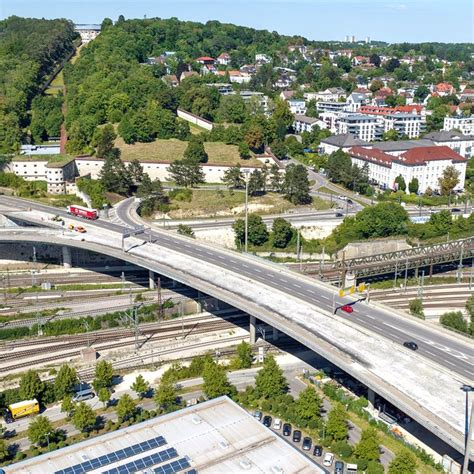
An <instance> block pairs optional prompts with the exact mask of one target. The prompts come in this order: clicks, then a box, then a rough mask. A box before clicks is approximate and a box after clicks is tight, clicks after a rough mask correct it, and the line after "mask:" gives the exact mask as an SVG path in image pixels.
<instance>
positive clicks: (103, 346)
mask: <svg viewBox="0 0 474 474" xmlns="http://www.w3.org/2000/svg"><path fill="white" fill-rule="evenodd" d="M189 326H190V327H189ZM189 326H188V328H187V329H188V331H187V333H186V334H184V336H183V337H184V338H186V336H188V335H189V334H190V333H191V331H192V334H193V335H197V334H205V333H209V332H211V331H215V330H217V329H219V330H225V329H228V328H231V327H234V326H235V325H234V324H232V323H229V322H213V323H208V324H206V325H202V327H196V326H199V323H195V324H194V325H189ZM185 329H186V328H185ZM159 332H161V329H158V328H157V329H155V330H149V331H148V332H147V334H148V335H149V337H145V338H144V337H140V338H139V339H138V344H139V347H141V346H143V345H144V344H146V343H147V342H149V341H150V340H151V339H153V342H157V341H162V340H169V339H170V338H172V337H173V335H174V334H175V336H174V337H175V338H176V337H177V336H181V332H182V327H179V329H176V330H175V331H174V332H170V333H168V334H164V335H158V336H156V334H157V333H159ZM131 336H133V334H131V335H130V337H131ZM112 340H114V341H116V340H117V338H116V337H114V338H113V339H112ZM105 342H106V341H102V343H100V344H99V345H97V346H96V349H97V350H98V351H105V350H112V349H117V348H123V347H126V346H133V345H135V340H134V339H132V340H128V341H123V340H122V341H118V342H112V343H110V344H107V343H105ZM76 345H77V344H76ZM82 345H84V344H83V343H81V344H80V346H82ZM74 346H75V344H72V347H74ZM67 347H68V348H71V344H69V345H68V346H67ZM44 349H45V351H44V352H46V353H48V354H50V353H51V348H44ZM37 354H38V349H33V350H30V351H24V352H23V357H30V356H33V355H37ZM80 355H81V350H80V349H74V350H70V351H67V352H61V353H59V354H53V355H48V356H45V357H41V358H40V359H35V360H34V361H32V360H31V359H30V360H28V361H24V362H19V363H16V364H12V365H8V366H3V367H0V373H9V372H11V371H14V370H18V369H23V368H26V367H31V365H32V364H35V365H44V364H46V363H49V362H54V361H59V360H63V359H71V358H74V357H78V356H80ZM18 357H19V356H18V355H17V357H15V359H18Z"/></svg>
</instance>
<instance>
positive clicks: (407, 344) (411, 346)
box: [403, 341, 418, 351]
mask: <svg viewBox="0 0 474 474" xmlns="http://www.w3.org/2000/svg"><path fill="white" fill-rule="evenodd" d="M403 345H404V346H405V347H408V349H411V350H412V351H417V350H418V344H417V343H416V342H413V341H406V342H404V343H403Z"/></svg>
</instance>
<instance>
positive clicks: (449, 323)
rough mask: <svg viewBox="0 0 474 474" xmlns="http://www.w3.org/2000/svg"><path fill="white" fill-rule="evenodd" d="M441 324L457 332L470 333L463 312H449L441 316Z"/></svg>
mask: <svg viewBox="0 0 474 474" xmlns="http://www.w3.org/2000/svg"><path fill="white" fill-rule="evenodd" d="M439 322H440V323H441V325H443V326H445V327H448V328H451V329H455V330H456V331H460V332H464V333H468V332H469V331H468V330H469V325H468V323H467V321H466V320H465V319H464V316H463V314H462V312H461V311H449V312H447V313H444V314H442V315H441V316H440V318H439Z"/></svg>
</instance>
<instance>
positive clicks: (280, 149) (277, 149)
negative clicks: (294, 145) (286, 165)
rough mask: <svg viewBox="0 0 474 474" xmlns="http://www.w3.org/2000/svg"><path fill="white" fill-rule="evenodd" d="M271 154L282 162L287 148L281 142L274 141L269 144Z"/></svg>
mask: <svg viewBox="0 0 474 474" xmlns="http://www.w3.org/2000/svg"><path fill="white" fill-rule="evenodd" d="M270 148H271V150H272V153H273V154H274V155H275V156H276V157H277V158H278V159H279V160H283V159H284V158H286V155H287V154H288V147H287V146H286V144H285V142H284V141H283V140H275V141H274V142H272V144H271V147H270Z"/></svg>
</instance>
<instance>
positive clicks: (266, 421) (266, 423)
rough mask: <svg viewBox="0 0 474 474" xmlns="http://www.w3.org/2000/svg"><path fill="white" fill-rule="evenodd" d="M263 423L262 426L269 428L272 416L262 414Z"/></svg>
mask: <svg viewBox="0 0 474 474" xmlns="http://www.w3.org/2000/svg"><path fill="white" fill-rule="evenodd" d="M263 424H264V426H266V427H267V428H270V426H272V417H271V416H268V415H266V416H264V417H263Z"/></svg>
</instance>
